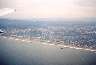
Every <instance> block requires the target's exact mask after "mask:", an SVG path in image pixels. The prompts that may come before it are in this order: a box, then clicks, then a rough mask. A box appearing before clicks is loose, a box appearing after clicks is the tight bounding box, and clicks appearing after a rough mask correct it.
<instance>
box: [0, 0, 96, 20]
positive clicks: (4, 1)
mask: <svg viewBox="0 0 96 65" xmlns="http://www.w3.org/2000/svg"><path fill="white" fill-rule="evenodd" d="M0 8H13V9H16V12H15V13H12V14H9V15H7V16H3V17H5V18H6V17H7V18H16V19H31V18H55V17H56V18H67V19H70V18H72V19H74V18H86V17H96V0H0Z"/></svg>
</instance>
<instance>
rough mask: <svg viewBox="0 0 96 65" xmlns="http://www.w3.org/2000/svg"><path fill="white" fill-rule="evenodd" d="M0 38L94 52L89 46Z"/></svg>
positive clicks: (95, 50) (95, 51)
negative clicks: (81, 46)
mask: <svg viewBox="0 0 96 65" xmlns="http://www.w3.org/2000/svg"><path fill="white" fill-rule="evenodd" d="M1 38H7V39H10V40H16V41H21V42H28V43H34V42H39V43H40V44H42V45H50V46H59V47H62V48H61V49H63V48H70V49H76V50H84V51H90V52H94V53H96V49H90V48H80V47H75V46H71V45H64V44H54V43H48V42H42V41H40V40H34V39H33V40H28V39H20V38H15V37H6V36H1Z"/></svg>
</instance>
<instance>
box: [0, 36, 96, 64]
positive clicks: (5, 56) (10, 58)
mask: <svg viewBox="0 0 96 65" xmlns="http://www.w3.org/2000/svg"><path fill="white" fill-rule="evenodd" d="M60 48H61V47H58V46H48V45H43V44H41V43H39V42H38V43H27V42H21V41H15V40H10V39H4V38H2V37H0V65H95V64H96V53H93V52H90V51H83V50H76V49H69V48H64V49H60Z"/></svg>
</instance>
